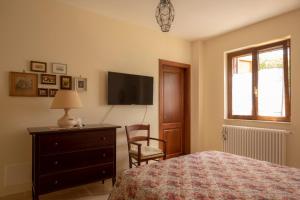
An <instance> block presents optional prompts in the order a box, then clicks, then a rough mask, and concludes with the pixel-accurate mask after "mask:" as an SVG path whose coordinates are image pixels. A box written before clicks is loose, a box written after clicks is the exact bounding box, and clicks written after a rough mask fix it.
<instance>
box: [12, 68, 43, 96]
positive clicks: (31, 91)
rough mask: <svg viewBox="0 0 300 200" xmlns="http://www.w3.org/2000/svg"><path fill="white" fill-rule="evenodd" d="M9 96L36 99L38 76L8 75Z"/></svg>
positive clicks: (28, 74) (13, 73) (22, 73)
mask: <svg viewBox="0 0 300 200" xmlns="http://www.w3.org/2000/svg"><path fill="white" fill-rule="evenodd" d="M9 82H10V86H9V95H10V96H20V97H36V96H37V86H38V75H37V74H33V73H24V72H10V73H9Z"/></svg>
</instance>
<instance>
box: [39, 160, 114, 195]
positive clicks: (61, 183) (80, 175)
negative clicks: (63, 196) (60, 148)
mask: <svg viewBox="0 0 300 200" xmlns="http://www.w3.org/2000/svg"><path fill="white" fill-rule="evenodd" d="M112 176H113V165H104V166H100V167H90V168H85V169H81V170H74V171H70V172H65V173H58V174H56V175H49V176H42V177H40V178H39V185H40V188H39V194H44V193H48V192H52V191H55V190H58V189H63V188H67V187H71V186H76V185H80V184H85V183H89V182H93V181H97V180H101V179H106V178H110V177H112Z"/></svg>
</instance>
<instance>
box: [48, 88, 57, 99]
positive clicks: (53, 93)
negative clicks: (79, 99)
mask: <svg viewBox="0 0 300 200" xmlns="http://www.w3.org/2000/svg"><path fill="white" fill-rule="evenodd" d="M57 91H58V89H49V97H55V95H56V93H57Z"/></svg>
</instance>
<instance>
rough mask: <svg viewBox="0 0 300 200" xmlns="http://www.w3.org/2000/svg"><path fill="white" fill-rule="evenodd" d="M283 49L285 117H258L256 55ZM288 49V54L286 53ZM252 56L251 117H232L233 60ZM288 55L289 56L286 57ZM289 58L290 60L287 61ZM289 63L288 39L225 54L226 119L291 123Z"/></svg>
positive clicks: (289, 47)
mask: <svg viewBox="0 0 300 200" xmlns="http://www.w3.org/2000/svg"><path fill="white" fill-rule="evenodd" d="M277 48H282V49H283V72H284V91H285V116H284V117H274V116H259V115H258V93H257V88H258V55H259V52H260V51H263V50H266V51H268V50H271V49H277ZM288 49H289V52H288ZM247 54H251V55H252V115H233V114H232V76H233V74H232V68H233V65H232V64H233V62H232V61H233V58H234V57H237V56H243V55H247ZM288 54H289V55H288ZM289 58H290V59H289ZM290 62H291V46H290V39H287V40H283V41H279V42H275V43H271V44H267V45H262V46H257V47H253V48H249V49H244V50H240V51H236V52H232V53H228V54H227V109H228V111H227V117H228V119H246V120H261V121H277V122H290V121H291V94H290V93H291V90H290V88H291V87H290V85H291V84H290V83H291V82H290V77H291V76H290V66H291V65H290Z"/></svg>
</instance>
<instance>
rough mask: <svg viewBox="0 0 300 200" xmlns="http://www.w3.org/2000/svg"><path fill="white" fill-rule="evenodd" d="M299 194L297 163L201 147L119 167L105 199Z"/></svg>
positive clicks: (286, 197) (297, 197) (294, 199)
mask: <svg viewBox="0 0 300 200" xmlns="http://www.w3.org/2000/svg"><path fill="white" fill-rule="evenodd" d="M129 199H130V200H156V199H157V200H160V199H166V200H181V199H185V200H188V199H189V200H192V199H199V200H200V199H202V200H209V199H213V200H221V199H226V200H227V199H239V200H242V199H245V200H246V199H247V200H248V199H255V200H256V199H257V200H262V199H264V200H266V199H270V200H271V199H272V200H275V199H280V200H300V169H296V168H290V167H285V166H280V165H276V164H272V163H269V162H264V161H259V160H254V159H251V158H246V157H241V156H237V155H233V154H229V153H224V152H218V151H206V152H201V153H195V154H190V155H186V156H181V157H178V158H173V159H169V160H165V161H161V162H157V163H152V164H149V165H144V166H141V167H138V168H133V169H129V170H126V171H124V172H123V173H122V174H121V175H120V176H119V177H118V179H117V182H116V184H115V187H114V189H113V191H112V192H111V194H110V197H109V200H129Z"/></svg>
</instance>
